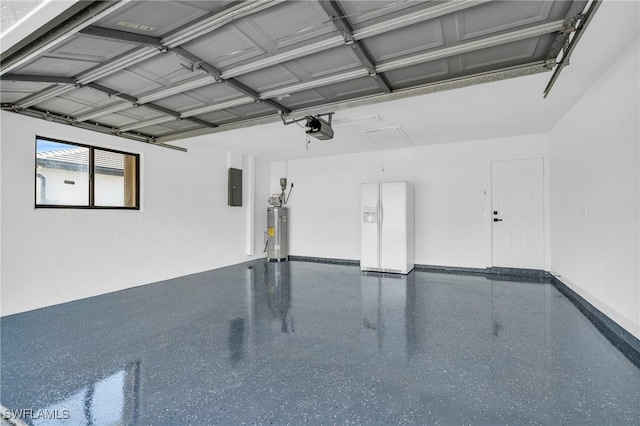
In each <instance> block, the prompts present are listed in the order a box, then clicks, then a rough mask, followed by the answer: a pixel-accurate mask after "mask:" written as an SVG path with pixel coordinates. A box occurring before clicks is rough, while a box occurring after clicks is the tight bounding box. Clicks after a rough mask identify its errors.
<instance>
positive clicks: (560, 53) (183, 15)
mask: <svg viewBox="0 0 640 426" xmlns="http://www.w3.org/2000/svg"><path fill="white" fill-rule="evenodd" d="M599 4H600V3H599V1H595V2H592V3H589V2H587V1H580V0H575V1H564V0H533V1H497V0H494V1H491V0H452V1H406V0H383V1H346V0H342V1H282V0H255V1H240V2H232V1H207V2H185V1H163V2H157V1H151V0H138V1H135V2H126V1H102V2H100V1H97V2H91V1H85V2H79V3H78V4H76V6H75V9H74V15H72V16H70V17H69V16H63V17H57V18H54V19H53V20H52V22H50V23H49V24H48V25H49V27H51V28H52V27H54V26H56V25H57V27H56V30H55V31H53V32H50V33H47V34H45V35H43V36H41V37H40V38H37V39H36V40H35V42H33V41H32V40H25V42H24V46H18V48H12V49H10V50H9V51H8V53H7V54H3V57H2V64H1V67H0V75H1V78H2V86H1V90H0V98H1V101H2V108H3V109H4V110H8V111H13V112H16V113H22V114H27V115H31V116H35V117H40V118H45V119H48V120H53V121H57V122H61V123H66V124H72V125H74V126H78V127H86V128H89V129H91V130H96V131H101V132H106V133H112V134H115V135H119V136H122V137H127V138H131V139H135V140H140V141H143V142H150V143H157V144H163V145H165V146H168V147H172V146H171V145H168V144H166V143H167V142H169V141H172V140H176V139H181V138H184V137H189V136H195V135H199V134H206V133H210V132H217V131H221V130H225V129H231V128H237V127H244V126H249V125H252V124H259V123H265V122H272V121H279V120H280V117H281V115H283V116H288V117H294V118H297V117H300V116H304V115H313V114H320V113H326V112H329V111H333V110H336V109H340V108H345V107H348V106H354V105H363V104H369V103H374V102H382V101H385V100H391V99H395V98H397V97H406V96H409V95H418V94H424V93H429V92H432V91H435V90H443V89H446V88H453V87H460V86H463V85H469V84H475V83H477V82H483V81H493V80H498V79H503V78H510V77H516V76H519V75H527V74H533V73H539V72H544V71H550V70H552V69H554V68H555V69H556V72H555V73H554V76H553V81H555V78H556V77H557V73H558V72H559V70H560V69H561V68H562V67H563V66H564V65H566V62H567V61H566V59H568V56H570V54H571V50H572V48H573V46H574V45H575V43H576V42H577V40H578V39H579V38H580V34H581V32H582V31H583V30H584V28H585V27H586V25H587V24H588V22H589V20H590V18H591V16H592V14H593V12H595V10H596V9H597V7H598V6H599ZM40 32H42V31H40ZM31 38H33V37H31ZM27 42H30V43H27ZM553 81H552V83H553ZM552 83H551V84H552ZM549 88H550V87H548V88H547V89H546V92H548V90H549ZM541 89H542V88H541ZM546 92H545V93H546ZM174 148H176V147H174Z"/></svg>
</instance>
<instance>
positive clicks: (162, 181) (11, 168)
mask: <svg viewBox="0 0 640 426" xmlns="http://www.w3.org/2000/svg"><path fill="white" fill-rule="evenodd" d="M1 119H2V133H1V137H2V158H1V166H2V170H1V177H2V193H1V194H2V199H1V200H2V206H1V210H2V212H1V213H2V225H1V228H2V229H1V232H2V245H3V250H2V258H1V263H2V275H1V279H2V283H1V284H2V286H1V288H2V294H1V296H2V304H1V309H2V315H9V314H13V313H17V312H22V311H26V310H31V309H35V308H39V307H43V306H48V305H53V304H57V303H62V302H67V301H71V300H75V299H80V298H84V297H89V296H93V295H98V294H103V293H107V292H111V291H116V290H121V289H124V288H129V287H134V286H137V285H141V284H146V283H151V282H155V281H159V280H164V279H168V278H172V277H177V276H182V275H187V274H191V273H195V272H200V271H204V270H209V269H213V268H217V267H221V266H225V265H230V264H236V263H240V262H243V261H246V260H249V259H252V258H255V257H262V256H263V254H262V249H261V248H260V249H259V250H258V249H257V247H256V250H257V253H255V254H254V255H253V256H247V254H246V247H247V244H246V241H247V238H246V235H245V232H246V229H247V218H248V217H249V215H248V214H247V212H246V207H228V206H227V157H228V155H227V150H226V149H223V148H218V147H216V146H215V145H214V144H212V143H207V139H206V138H201V139H200V140H197V141H190V142H184V143H182V145H183V146H186V147H187V148H189V152H188V153H182V152H178V151H174V150H169V149H164V148H159V147H154V146H151V145H146V144H142V143H137V142H133V141H129V140H126V139H121V138H116V137H112V136H108V135H101V134H98V133H95V132H89V131H85V130H81V129H77V128H73V127H70V126H63V125H58V124H55V123H49V122H47V121H44V120H37V119H32V118H29V117H24V116H19V115H17V114H12V113H6V112H2V115H1ZM36 134H37V135H41V136H45V137H50V138H54V139H61V140H67V141H70V142H77V143H85V144H92V145H95V146H100V147H106V148H113V149H118V150H122V151H126V152H132V153H140V154H141V200H142V209H141V210H140V211H121V210H73V209H59V210H56V209H37V210H36V209H34V188H35V171H34V164H35V136H36ZM255 167H256V174H255V182H256V191H257V192H256V193H258V194H259V193H260V191H261V192H262V193H268V191H269V188H268V186H267V185H268V177H269V174H270V169H269V165H268V164H267V163H265V162H263V161H260V160H259V159H257V160H256V161H255ZM244 196H246V192H244ZM245 201H248V200H245ZM243 205H245V206H246V202H243ZM255 220H256V224H255V232H256V241H258V240H257V238H258V236H257V234H260V236H259V238H260V240H261V238H262V230H263V228H264V227H265V224H263V223H262V222H265V223H266V218H263V215H256V218H255Z"/></svg>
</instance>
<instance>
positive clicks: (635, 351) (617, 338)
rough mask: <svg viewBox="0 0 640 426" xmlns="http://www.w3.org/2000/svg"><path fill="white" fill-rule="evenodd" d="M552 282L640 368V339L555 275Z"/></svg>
mask: <svg viewBox="0 0 640 426" xmlns="http://www.w3.org/2000/svg"><path fill="white" fill-rule="evenodd" d="M551 284H553V286H554V287H555V288H557V289H558V291H559V292H560V293H562V294H563V295H564V296H565V297H566V298H567V299H569V301H571V303H573V305H574V306H575V307H576V308H578V310H579V311H580V312H581V313H582V315H584V316H585V317H587V319H588V320H589V321H591V323H592V324H593V325H594V326H595V327H596V328H597V329H598V331H599V332H600V333H602V335H603V336H604V337H605V338H606V339H607V340H608V341H610V342H611V344H612V345H613V346H615V347H616V348H617V349H618V350H619V351H620V352H621V353H622V354H623V355H624V356H626V357H627V358H628V359H629V361H631V362H632V363H633V364H634V365H635V366H636V367H638V368H640V340H639V339H638V338H636V337H635V336H634V335H633V334H631V333H629V332H628V331H627V330H625V329H624V328H622V327H621V326H620V325H618V323H616V322H615V321H613V320H612V319H611V318H609V317H608V316H607V315H605V314H604V313H603V312H602V311H600V310H599V309H598V308H596V307H595V306H593V305H592V304H591V303H589V302H587V301H586V300H585V299H584V298H583V297H582V296H580V295H579V294H578V293H576V292H575V291H573V290H572V289H571V288H569V287H568V286H567V285H566V284H565V283H563V282H562V281H560V280H559V279H558V278H556V277H553V278H552V279H551Z"/></svg>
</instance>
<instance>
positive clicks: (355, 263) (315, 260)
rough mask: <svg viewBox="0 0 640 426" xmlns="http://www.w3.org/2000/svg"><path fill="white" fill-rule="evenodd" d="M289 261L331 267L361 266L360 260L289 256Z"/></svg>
mask: <svg viewBox="0 0 640 426" xmlns="http://www.w3.org/2000/svg"><path fill="white" fill-rule="evenodd" d="M289 260H290V261H292V262H312V263H328V264H331V265H352V266H360V261H359V260H351V259H332V258H328V257H308V256H289Z"/></svg>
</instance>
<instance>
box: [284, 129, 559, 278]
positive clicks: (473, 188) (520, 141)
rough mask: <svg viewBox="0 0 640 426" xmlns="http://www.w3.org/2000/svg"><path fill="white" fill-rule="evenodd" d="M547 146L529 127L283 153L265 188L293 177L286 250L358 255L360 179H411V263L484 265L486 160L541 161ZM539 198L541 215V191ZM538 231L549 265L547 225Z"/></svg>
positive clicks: (487, 244) (487, 255)
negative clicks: (362, 148)
mask: <svg viewBox="0 0 640 426" xmlns="http://www.w3.org/2000/svg"><path fill="white" fill-rule="evenodd" d="M318 143H319V142H318ZM328 143H330V142H328ZM547 154H548V137H547V135H529V136H518V137H512V138H504V139H493V140H484V141H472V142H463V143H454V144H442V145H431V146H422V147H416V148H406V149H398V150H390V151H378V152H369V153H361V154H351V155H343V156H332V157H321V158H312V159H302V160H290V161H287V162H275V163H273V165H272V168H271V183H272V186H271V190H272V192H274V193H275V192H279V186H278V178H280V177H282V176H285V175H288V176H287V177H288V178H289V181H290V182H294V183H295V186H294V190H293V193H292V195H291V199H290V201H289V204H288V206H289V207H290V219H289V221H290V233H289V235H290V246H291V248H290V252H291V253H290V254H292V255H298V256H310V257H325V258H338V259H354V260H359V259H360V184H361V183H364V182H383V181H388V182H393V181H403V180H406V181H410V182H412V183H413V184H414V186H415V197H416V199H415V201H416V205H415V215H416V227H415V232H416V258H415V261H416V263H417V264H428V265H442V266H459V267H474V268H486V267H490V266H491V222H490V220H491V215H490V209H491V191H490V190H491V162H492V161H495V160H507V159H524V158H543V159H544V162H545V168H546V167H547V163H548V158H547ZM546 176H548V173H546V174H545V179H546ZM545 187H547V188H548V181H545ZM546 193H547V194H548V191H546ZM545 205H546V207H545V211H546V217H548V205H549V203H548V199H547V200H545ZM545 239H546V241H547V242H546V243H545V251H546V262H545V263H546V265H547V267H548V264H549V250H548V240H549V238H548V227H545Z"/></svg>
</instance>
